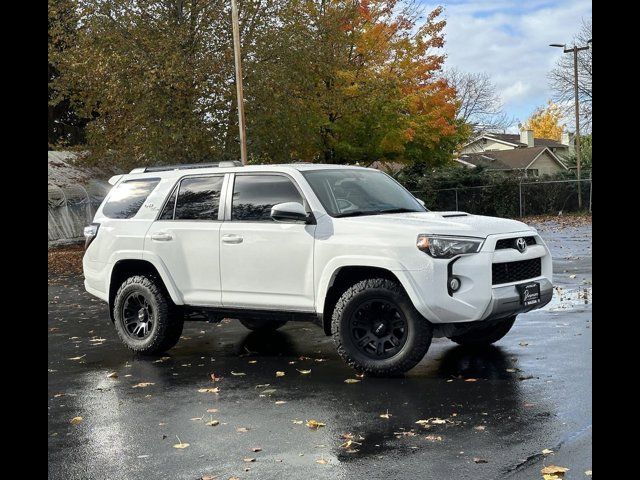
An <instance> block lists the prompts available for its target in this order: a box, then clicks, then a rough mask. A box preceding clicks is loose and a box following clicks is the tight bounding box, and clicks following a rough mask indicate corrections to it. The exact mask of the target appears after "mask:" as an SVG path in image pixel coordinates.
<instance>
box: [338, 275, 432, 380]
mask: <svg viewBox="0 0 640 480" xmlns="http://www.w3.org/2000/svg"><path fill="white" fill-rule="evenodd" d="M331 330H332V335H333V340H334V342H335V344H336V347H337V349H338V354H339V355H340V356H341V357H342V359H343V360H344V361H345V362H346V363H347V364H348V365H350V366H351V367H353V368H355V369H356V370H358V371H360V372H364V373H366V374H369V375H371V376H381V377H385V376H395V375H399V374H402V373H404V372H406V371H408V370H410V369H411V368H413V367H414V366H416V365H417V364H418V363H419V362H420V360H422V358H423V357H424V356H425V354H426V353H427V350H428V349H429V346H430V345H431V338H432V335H433V329H432V326H431V324H430V323H429V322H428V321H427V320H425V319H424V318H423V317H422V316H421V315H420V313H418V311H417V310H416V309H415V307H414V306H413V304H412V303H411V300H410V299H409V297H408V296H407V294H406V292H405V291H404V289H403V288H402V286H401V285H399V284H398V283H397V282H394V281H392V280H387V279H383V278H374V279H368V280H363V281H360V282H358V283H356V284H355V285H353V286H352V287H351V288H349V289H348V290H347V291H345V292H344V293H343V294H342V296H341V297H340V299H339V300H338V302H337V303H336V306H335V308H334V310H333V316H332V321H331Z"/></svg>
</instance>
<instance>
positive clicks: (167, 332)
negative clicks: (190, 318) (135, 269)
mask: <svg viewBox="0 0 640 480" xmlns="http://www.w3.org/2000/svg"><path fill="white" fill-rule="evenodd" d="M173 310H174V309H173V308H172V304H171V303H170V300H169V299H167V297H166V296H165V294H164V293H163V291H162V289H161V288H160V286H159V285H158V284H157V282H156V281H155V280H154V279H153V278H150V277H146V276H143V275H136V276H133V277H129V278H127V279H126V280H125V281H124V282H123V283H122V285H121V286H120V288H119V289H118V292H117V293H116V296H115V299H114V305H113V317H114V323H115V327H116V332H117V333H118V336H119V337H120V339H121V340H122V341H123V343H124V344H125V345H126V346H127V347H128V348H129V349H130V350H133V351H134V352H137V353H140V354H143V355H155V354H158V353H162V352H165V351H166V350H169V349H170V348H171V347H173V346H174V345H175V344H176V343H178V340H179V339H180V335H181V334H182V327H183V324H184V320H183V318H182V315H179V314H177V312H174V311H173Z"/></svg>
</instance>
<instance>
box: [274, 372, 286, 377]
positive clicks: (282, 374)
mask: <svg viewBox="0 0 640 480" xmlns="http://www.w3.org/2000/svg"><path fill="white" fill-rule="evenodd" d="M276 377H284V372H276Z"/></svg>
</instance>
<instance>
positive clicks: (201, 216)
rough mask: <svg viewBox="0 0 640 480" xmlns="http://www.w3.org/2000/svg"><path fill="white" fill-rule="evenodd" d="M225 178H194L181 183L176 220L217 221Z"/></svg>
mask: <svg viewBox="0 0 640 480" xmlns="http://www.w3.org/2000/svg"><path fill="white" fill-rule="evenodd" d="M222 179H223V177H193V178H185V179H184V180H182V182H180V190H179V192H178V201H177V202H176V213H175V217H174V218H175V219H176V220H217V219H218V209H219V207H220V190H221V189H222Z"/></svg>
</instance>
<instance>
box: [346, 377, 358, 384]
mask: <svg viewBox="0 0 640 480" xmlns="http://www.w3.org/2000/svg"><path fill="white" fill-rule="evenodd" d="M359 381H360V380H358V379H357V378H347V379H346V380H345V381H344V383H358V382H359Z"/></svg>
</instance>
